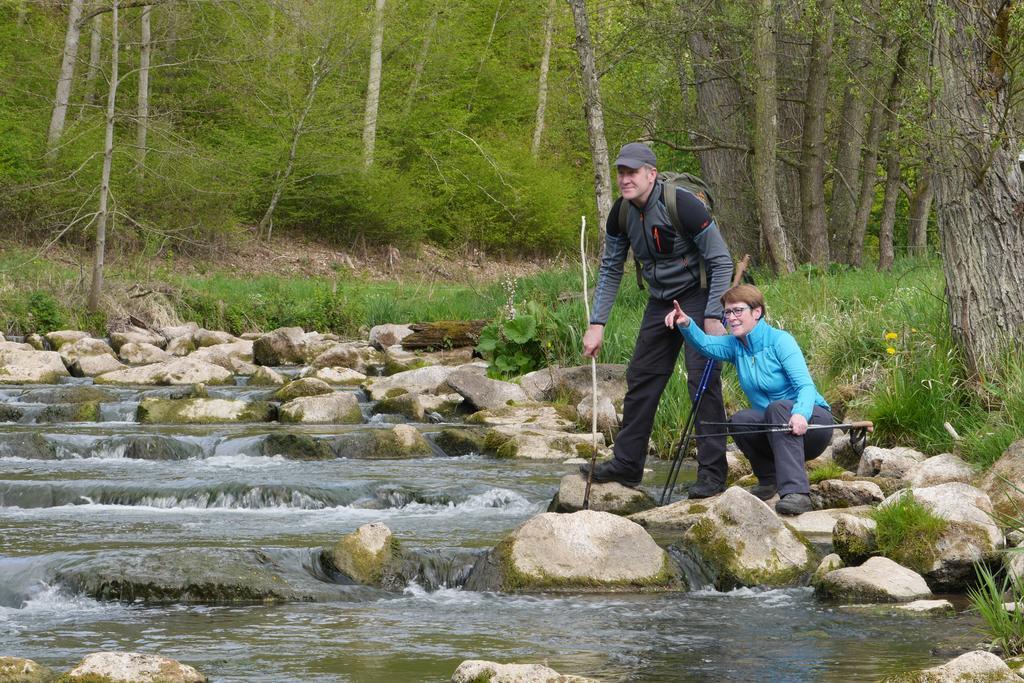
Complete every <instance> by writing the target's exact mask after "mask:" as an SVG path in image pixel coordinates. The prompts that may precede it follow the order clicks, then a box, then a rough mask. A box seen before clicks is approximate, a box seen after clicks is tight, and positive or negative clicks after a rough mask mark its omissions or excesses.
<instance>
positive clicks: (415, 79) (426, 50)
mask: <svg viewBox="0 0 1024 683" xmlns="http://www.w3.org/2000/svg"><path fill="white" fill-rule="evenodd" d="M447 8H448V3H447V2H445V3H444V4H443V5H438V6H437V7H435V8H434V11H433V12H432V13H431V14H430V24H429V26H428V27H427V33H426V35H425V36H423V44H422V45H421V46H420V54H419V57H418V58H417V59H416V63H415V64H413V67H412V83H410V84H409V93H408V94H407V95H406V96H405V106H404V107H402V117H403V118H404V117H407V116H409V112H411V111H412V103H413V102H414V101H415V100H416V93H418V92H419V90H420V81H421V80H423V71H424V70H425V69H426V68H427V58H428V57H429V56H430V45H431V43H432V42H433V41H434V32H435V31H437V22H438V20H439V19H440V17H441V13H442V12H444V10H445V9H447Z"/></svg>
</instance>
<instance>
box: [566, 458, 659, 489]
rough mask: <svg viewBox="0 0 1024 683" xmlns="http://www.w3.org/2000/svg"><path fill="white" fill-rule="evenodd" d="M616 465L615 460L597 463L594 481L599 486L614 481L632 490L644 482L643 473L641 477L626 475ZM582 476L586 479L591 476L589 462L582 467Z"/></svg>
mask: <svg viewBox="0 0 1024 683" xmlns="http://www.w3.org/2000/svg"><path fill="white" fill-rule="evenodd" d="M614 463H615V461H614V460H606V461H605V462H599V463H597V466H596V467H594V476H593V480H594V481H596V482H597V483H598V484H607V483H608V482H610V481H614V482H617V483H619V484H622V485H623V486H629V487H630V488H634V489H635V488H636V487H637V486H639V485H640V482H641V481H643V478H644V475H643V472H641V473H640V474H639V475H635V474H625V473H623V472H620V471H618V470H617V469H616V468H615V465H614ZM580 474H582V475H583V476H584V477H586V476H587V475H588V474H590V463H589V462H588V463H583V464H582V465H580Z"/></svg>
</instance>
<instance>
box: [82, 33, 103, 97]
mask: <svg viewBox="0 0 1024 683" xmlns="http://www.w3.org/2000/svg"><path fill="white" fill-rule="evenodd" d="M89 24H90V25H91V26H92V28H91V29H90V30H89V34H90V35H89V68H88V69H87V70H86V72H85V100H84V102H85V104H84V106H83V107H82V111H83V112H84V111H85V108H86V107H91V106H93V105H94V104H96V76H97V74H99V72H100V60H101V59H102V58H103V54H102V53H103V15H99V16H96V17H93V18H92V21H90V22H89Z"/></svg>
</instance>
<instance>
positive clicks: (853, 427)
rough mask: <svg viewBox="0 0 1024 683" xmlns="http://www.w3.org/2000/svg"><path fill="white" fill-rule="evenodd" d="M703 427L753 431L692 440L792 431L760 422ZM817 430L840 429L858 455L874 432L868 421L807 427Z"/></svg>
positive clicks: (700, 436) (720, 423)
mask: <svg viewBox="0 0 1024 683" xmlns="http://www.w3.org/2000/svg"><path fill="white" fill-rule="evenodd" d="M701 424H703V425H705V426H721V427H725V428H726V429H727V430H728V429H729V428H730V427H753V429H741V430H739V431H724V432H719V433H717V434H696V435H694V437H693V438H695V439H705V438H707V437H709V436H731V437H734V438H735V437H736V435H737V434H772V433H778V432H790V431H792V430H793V428H792V427H790V426H789V425H777V424H764V423H760V422H707V421H705V422H702V423H701ZM818 429H841V430H843V431H844V432H847V431H848V432H849V433H850V446H851V447H852V448H853V452H854V453H856V454H857V455H860V454H861V453H863V452H864V446H866V445H867V441H868V432H873V431H875V425H874V424H873V423H872V422H871V421H870V420H862V421H860V422H843V423H840V424H830V425H807V431H809V432H810V431H814V430H818Z"/></svg>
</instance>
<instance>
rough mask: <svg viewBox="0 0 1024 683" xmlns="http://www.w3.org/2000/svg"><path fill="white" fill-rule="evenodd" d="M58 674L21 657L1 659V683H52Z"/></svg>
mask: <svg viewBox="0 0 1024 683" xmlns="http://www.w3.org/2000/svg"><path fill="white" fill-rule="evenodd" d="M56 675H57V674H56V672H54V671H53V670H52V669H49V668H48V667H45V666H43V665H42V664H39V663H38V662H34V661H32V660H31V659H22V658H21V657H0V683H50V681H53V679H54V678H55V677H56Z"/></svg>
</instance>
